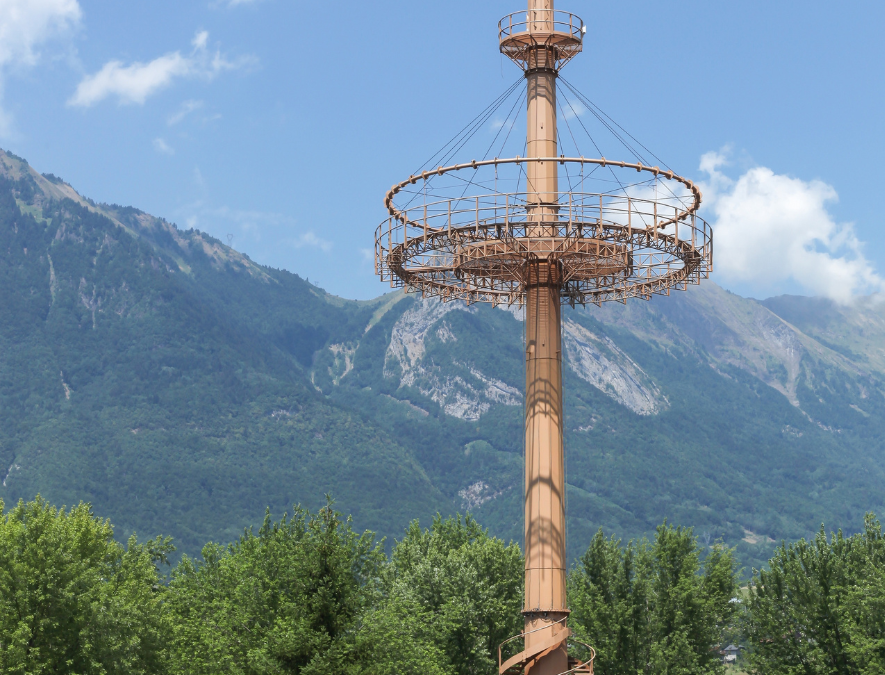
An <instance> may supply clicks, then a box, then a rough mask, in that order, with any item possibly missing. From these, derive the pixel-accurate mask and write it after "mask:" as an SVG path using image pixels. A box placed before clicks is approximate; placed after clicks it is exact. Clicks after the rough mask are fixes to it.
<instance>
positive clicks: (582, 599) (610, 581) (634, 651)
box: [569, 523, 737, 675]
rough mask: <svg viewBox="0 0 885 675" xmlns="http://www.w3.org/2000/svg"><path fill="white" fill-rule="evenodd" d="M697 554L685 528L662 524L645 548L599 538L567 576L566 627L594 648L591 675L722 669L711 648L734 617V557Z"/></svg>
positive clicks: (719, 550) (716, 550)
mask: <svg viewBox="0 0 885 675" xmlns="http://www.w3.org/2000/svg"><path fill="white" fill-rule="evenodd" d="M701 552H702V551H701V548H700V547H699V546H698V543H697V540H696V539H695V537H694V536H693V534H692V531H691V529H686V528H681V527H678V528H674V527H672V526H669V525H667V524H666V523H664V524H663V525H661V526H659V527H658V529H657V533H656V535H655V539H654V542H653V543H651V544H649V543H648V542H646V541H640V542H631V543H630V544H628V545H627V546H626V547H622V546H621V542H620V541H619V540H617V539H614V538H612V539H606V538H605V535H604V534H603V532H602V530H599V532H597V534H596V536H595V537H594V538H593V541H592V542H591V544H590V547H589V548H588V550H587V552H586V553H585V554H584V555H583V556H582V557H581V560H580V563H579V565H578V566H577V567H576V568H575V569H574V570H573V571H572V573H571V575H570V577H569V593H570V596H569V597H570V605H571V608H572V615H571V621H570V624H569V625H570V626H571V627H572V628H573V630H574V631H575V632H576V633H577V635H578V637H579V638H583V640H584V641H586V642H588V643H589V644H591V645H592V646H593V647H594V648H595V649H596V651H597V659H596V664H595V665H596V672H597V673H600V674H601V675H622V674H623V675H626V674H627V673H630V674H631V675H634V674H635V673H670V674H677V673H678V674H680V675H681V674H685V675H689V674H691V675H695V674H700V673H714V672H718V671H719V670H721V664H720V662H719V658H718V655H717V653H716V652H715V649H714V648H715V647H716V646H717V645H718V644H719V642H720V640H721V636H722V634H723V630H724V629H725V628H726V627H727V626H728V625H729V624H730V623H731V621H732V620H733V618H734V615H735V612H736V605H735V603H733V602H732V600H733V598H734V597H735V593H736V591H737V575H736V572H735V561H734V554H733V552H732V551H731V550H730V549H727V548H724V547H722V546H718V545H717V546H713V547H712V548H711V549H710V550H709V551H708V552H707V555H706V556H705V557H704V559H703V560H702V559H701Z"/></svg>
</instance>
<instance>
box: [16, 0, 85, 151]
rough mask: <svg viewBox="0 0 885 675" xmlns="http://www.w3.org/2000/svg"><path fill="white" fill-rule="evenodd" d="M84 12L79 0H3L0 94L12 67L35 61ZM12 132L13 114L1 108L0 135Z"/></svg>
mask: <svg viewBox="0 0 885 675" xmlns="http://www.w3.org/2000/svg"><path fill="white" fill-rule="evenodd" d="M82 16H83V12H82V10H81V9H80V5H79V3H78V2H77V0H0V94H2V91H3V84H4V80H5V77H6V74H7V71H8V70H9V69H10V68H14V67H22V66H33V65H35V64H36V63H37V62H38V61H39V59H40V51H39V50H40V47H42V46H44V45H45V44H46V43H47V42H49V41H50V40H51V39H53V38H56V37H59V36H64V35H66V34H68V33H70V32H71V31H72V30H73V29H75V28H76V27H77V26H78V25H79V24H80V20H81V18H82ZM12 134H13V119H12V116H11V115H10V114H9V113H8V112H6V111H4V110H3V109H2V108H0V136H2V137H9V136H11V135H12Z"/></svg>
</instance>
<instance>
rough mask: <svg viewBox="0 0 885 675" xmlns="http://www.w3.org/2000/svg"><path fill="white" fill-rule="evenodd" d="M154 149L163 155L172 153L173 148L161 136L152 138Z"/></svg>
mask: <svg viewBox="0 0 885 675" xmlns="http://www.w3.org/2000/svg"><path fill="white" fill-rule="evenodd" d="M154 150H156V151H157V152H159V153H162V154H164V155H174V154H175V150H174V149H173V148H172V147H171V146H170V145H169V144H168V143H167V142H166V141H164V140H163V139H162V138H155V139H154Z"/></svg>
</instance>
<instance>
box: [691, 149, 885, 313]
mask: <svg viewBox="0 0 885 675" xmlns="http://www.w3.org/2000/svg"><path fill="white" fill-rule="evenodd" d="M727 163H728V150H727V149H724V150H723V151H720V152H709V153H707V154H705V155H704V156H703V157H702V158H701V164H700V169H701V171H703V172H704V173H705V174H706V175H707V179H706V181H704V182H702V183H701V189H702V190H703V192H704V202H705V204H706V205H707V208H708V209H710V210H711V211H712V213H713V214H714V216H715V219H714V221H713V223H712V225H713V232H714V238H713V244H714V251H715V256H716V260H715V263H716V271H717V274H721V275H722V277H723V278H724V279H725V280H729V281H737V282H749V283H751V284H753V285H757V286H759V287H766V286H767V287H771V286H773V285H775V284H777V283H779V282H784V281H788V280H792V281H795V282H797V283H798V284H800V285H801V286H803V287H804V288H805V289H807V290H808V291H809V292H811V293H813V294H815V295H822V296H825V297H828V298H830V299H832V300H835V301H837V302H840V303H849V302H851V300H852V298H854V297H855V296H858V295H861V294H864V293H871V292H872V293H878V292H882V291H885V280H883V278H882V277H881V276H880V275H879V274H878V273H877V272H876V270H875V268H874V267H873V265H872V264H871V263H870V262H869V261H868V260H867V259H866V258H865V257H864V255H863V244H862V242H861V241H860V240H859V239H858V238H857V236H856V234H855V232H854V228H853V226H852V225H851V223H838V222H836V220H835V219H834V218H833V216H832V215H831V214H830V212H829V211H828V209H827V207H828V205H830V204H832V203H834V202H836V201H837V200H838V195H837V194H836V191H835V189H833V187H832V186H830V185H827V184H826V183H824V182H822V181H819V180H812V181H804V180H801V179H799V178H792V177H790V176H784V175H779V174H776V173H774V172H773V171H772V170H771V169H768V168H766V167H755V168H752V169H750V170H749V171H747V172H746V173H744V174H743V175H742V176H740V177H739V178H738V179H736V180H735V179H732V178H730V177H728V176H727V175H726V174H725V173H724V172H723V171H722V168H723V167H724V166H726V165H727Z"/></svg>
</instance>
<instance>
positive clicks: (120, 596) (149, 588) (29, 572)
mask: <svg viewBox="0 0 885 675" xmlns="http://www.w3.org/2000/svg"><path fill="white" fill-rule="evenodd" d="M170 550H171V545H170V543H169V541H168V540H161V539H159V538H158V539H157V540H155V541H151V542H148V543H146V544H138V543H136V541H135V538H134V537H133V538H130V540H129V543H128V546H126V547H125V548H124V547H123V546H121V545H120V544H119V543H117V542H116V541H114V538H113V529H112V528H111V525H110V523H109V522H108V521H103V520H100V519H98V518H96V517H94V516H93V514H92V512H91V510H90V508H89V507H88V506H86V505H84V504H80V505H79V506H77V507H74V508H72V509H70V510H69V511H65V510H63V509H61V510H55V509H54V508H53V507H51V506H49V505H48V504H47V503H46V502H45V501H43V500H42V499H39V498H38V499H37V500H36V501H33V502H29V503H27V504H25V503H23V502H19V503H18V504H17V505H16V506H15V507H14V508H13V509H12V510H11V511H9V512H8V513H3V502H2V501H0V672H3V673H29V674H31V673H34V674H39V673H46V674H47V675H49V674H52V675H56V674H59V673H145V674H147V673H156V672H160V671H161V670H162V668H163V667H164V665H165V663H164V661H165V659H164V653H163V652H164V649H165V638H166V637H167V631H168V621H169V617H168V608H167V607H166V606H165V605H164V603H163V595H164V592H163V587H162V586H161V585H160V584H161V580H160V575H159V572H158V570H157V567H156V563H159V562H166V560H167V558H166V556H167V554H168V553H169V552H170Z"/></svg>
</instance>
